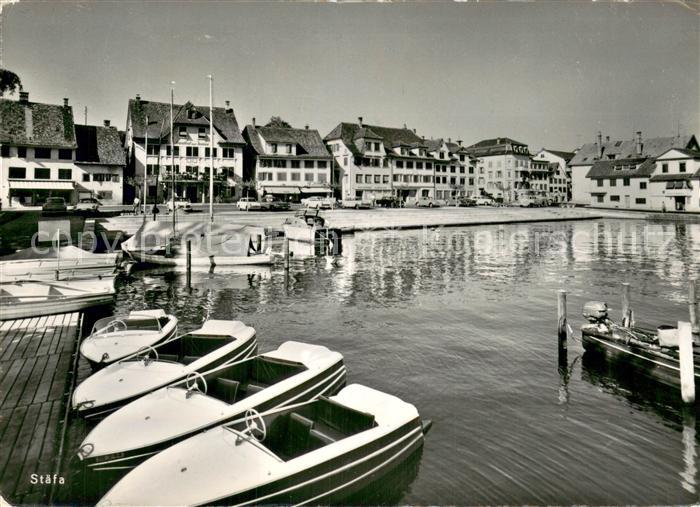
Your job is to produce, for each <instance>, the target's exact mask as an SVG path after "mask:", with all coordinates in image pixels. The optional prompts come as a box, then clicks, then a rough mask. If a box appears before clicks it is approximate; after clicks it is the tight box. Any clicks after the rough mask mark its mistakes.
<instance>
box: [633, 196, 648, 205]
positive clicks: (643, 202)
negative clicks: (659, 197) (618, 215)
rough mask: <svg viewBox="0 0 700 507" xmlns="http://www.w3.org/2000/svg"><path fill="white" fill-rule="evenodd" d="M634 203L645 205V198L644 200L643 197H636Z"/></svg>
mask: <svg viewBox="0 0 700 507" xmlns="http://www.w3.org/2000/svg"><path fill="white" fill-rule="evenodd" d="M634 203H635V204H646V203H647V200H646V198H644V197H637V198H636V199H635V200H634Z"/></svg>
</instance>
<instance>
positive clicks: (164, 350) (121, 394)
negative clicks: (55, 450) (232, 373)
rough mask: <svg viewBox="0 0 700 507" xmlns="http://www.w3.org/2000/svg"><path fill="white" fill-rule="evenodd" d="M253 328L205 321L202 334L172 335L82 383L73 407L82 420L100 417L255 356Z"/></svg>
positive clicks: (74, 397)
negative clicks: (194, 376)
mask: <svg viewBox="0 0 700 507" xmlns="http://www.w3.org/2000/svg"><path fill="white" fill-rule="evenodd" d="M257 348H258V344H257V340H256V338H255V329H253V328H252V327H249V326H246V325H245V324H243V323H242V322H240V321H237V320H233V321H231V320H208V321H206V322H205V323H204V324H203V325H202V327H201V328H200V329H197V330H196V331H192V332H190V333H187V334H185V335H182V336H173V337H172V338H170V339H169V340H166V341H164V342H161V343H160V344H158V345H155V346H152V347H147V348H146V349H144V350H142V351H140V352H137V353H135V354H133V355H131V356H128V357H126V358H124V359H121V360H119V361H117V362H115V363H112V364H110V365H109V366H107V367H105V368H103V369H102V370H100V371H98V372H96V373H95V374H93V375H91V376H90V377H88V378H87V379H86V380H85V381H84V382H82V383H81V384H80V385H78V387H76V389H75V391H73V397H72V407H73V410H75V411H77V413H78V415H81V416H83V417H85V418H100V417H104V416H106V415H107V414H108V413H110V412H113V411H114V410H116V409H118V408H119V407H121V406H123V405H125V404H127V403H129V402H130V401H133V400H135V399H136V398H139V397H141V396H143V395H145V394H148V393H150V392H153V391H155V390H156V389H159V388H161V387H164V386H167V385H168V384H172V383H173V382H177V381H179V380H182V379H185V378H186V377H187V376H188V375H190V374H192V373H193V372H200V373H201V372H203V371H205V370H209V369H211V368H214V367H216V366H219V365H221V364H224V363H231V362H235V361H240V360H242V359H245V358H246V357H249V356H251V355H253V354H255V353H256V351H257Z"/></svg>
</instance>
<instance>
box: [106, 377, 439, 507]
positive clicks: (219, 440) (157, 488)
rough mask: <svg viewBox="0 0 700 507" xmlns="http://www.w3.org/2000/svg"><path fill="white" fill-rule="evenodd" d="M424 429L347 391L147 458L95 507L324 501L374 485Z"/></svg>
mask: <svg viewBox="0 0 700 507" xmlns="http://www.w3.org/2000/svg"><path fill="white" fill-rule="evenodd" d="M429 428H430V423H429V422H422V421H421V419H420V416H419V415H418V411H417V410H416V408H415V407H414V406H413V405H410V404H409V403H406V402H404V401H402V400H400V399H399V398H397V397H395V396H391V395H389V394H385V393H382V392H380V391H376V390H374V389H371V388H369V387H365V386H361V385H358V384H353V385H351V386H348V387H346V388H345V389H343V390H342V391H340V393H339V394H338V395H336V396H332V397H330V398H325V397H323V398H321V399H318V400H315V401H311V402H307V403H303V404H298V405H294V406H288V407H286V408H283V409H280V410H274V411H269V412H266V413H262V414H261V413H258V412H255V411H249V412H248V413H247V415H246V417H245V420H244V421H241V422H239V423H237V424H228V425H221V426H218V427H216V428H213V429H211V430H209V431H207V432H204V433H201V434H199V435H196V436H194V437H192V438H189V439H187V440H185V441H183V442H180V443H179V444H176V445H174V446H172V447H170V448H169V449H166V450H165V451H163V452H161V453H160V454H157V455H156V456H154V457H152V458H150V459H148V460H147V461H145V462H144V463H142V464H141V465H140V466H138V467H137V468H135V469H134V470H132V471H131V472H130V473H129V474H127V475H126V476H125V477H124V478H122V479H121V480H120V481H119V482H118V483H117V484H116V485H114V486H113V487H112V489H111V490H109V491H108V492H107V494H106V495H105V496H104V497H103V498H102V500H100V502H99V503H98V504H97V505H98V506H99V505H103V506H107V505H110V506H116V505H202V504H216V505H258V504H265V505H289V504H307V503H308V504H313V505H317V504H328V503H335V502H340V501H342V499H343V498H345V497H347V496H348V495H350V494H352V493H354V492H356V491H358V490H359V489H361V488H364V487H366V486H367V485H368V484H369V483H371V482H374V481H377V480H378V479H379V478H381V477H382V476H384V475H385V474H387V473H388V472H390V471H392V470H393V469H395V468H396V467H397V466H399V465H401V464H402V463H403V462H404V461H405V460H406V459H407V458H409V457H410V456H411V455H412V454H413V453H414V452H415V451H416V450H418V449H419V448H420V447H421V446H422V445H423V441H424V438H423V437H424V434H425V432H427V430H428V429H429Z"/></svg>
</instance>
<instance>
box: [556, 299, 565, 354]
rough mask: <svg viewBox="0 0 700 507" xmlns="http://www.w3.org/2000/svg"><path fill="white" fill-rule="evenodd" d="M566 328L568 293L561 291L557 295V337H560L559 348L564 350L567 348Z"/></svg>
mask: <svg viewBox="0 0 700 507" xmlns="http://www.w3.org/2000/svg"><path fill="white" fill-rule="evenodd" d="M566 328H567V324H566V291H565V290H560V291H559V292H558V293H557V336H558V337H559V346H560V347H562V346H563V347H564V348H566V338H567V329H566Z"/></svg>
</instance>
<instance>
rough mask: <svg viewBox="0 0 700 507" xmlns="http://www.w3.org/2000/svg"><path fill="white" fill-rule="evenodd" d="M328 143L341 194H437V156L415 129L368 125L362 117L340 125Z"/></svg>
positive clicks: (409, 197) (411, 196)
mask: <svg viewBox="0 0 700 507" xmlns="http://www.w3.org/2000/svg"><path fill="white" fill-rule="evenodd" d="M324 141H325V142H326V145H327V146H328V148H329V149H330V151H331V153H332V155H333V157H334V158H335V161H336V165H337V168H338V171H337V172H338V182H339V184H340V187H341V192H340V193H341V198H343V199H355V198H357V199H378V198H381V197H389V196H395V197H398V198H400V199H402V200H404V201H409V202H410V201H412V200H415V199H416V198H418V197H433V198H435V192H436V187H435V178H436V173H435V164H436V159H435V157H433V156H431V155H430V154H429V153H428V148H427V146H426V141H425V140H424V139H422V138H421V137H419V136H418V135H417V134H416V132H415V131H414V130H409V129H408V128H406V127H405V126H404V128H393V127H381V126H377V125H366V124H364V123H363V121H362V117H360V118H358V121H357V123H339V124H338V125H337V126H336V127H335V128H334V129H333V130H332V131H331V132H329V133H328V135H326V137H324ZM440 165H442V164H440ZM445 165H446V166H447V163H446V164H445ZM447 174H449V173H447Z"/></svg>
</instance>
